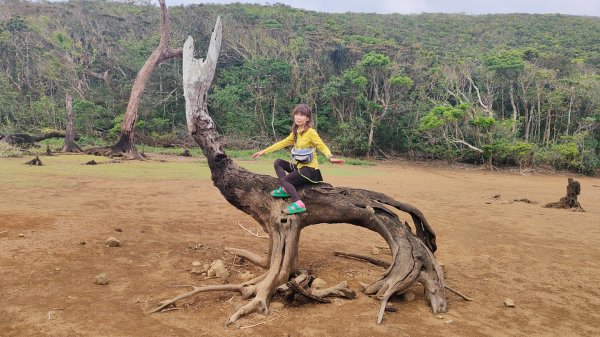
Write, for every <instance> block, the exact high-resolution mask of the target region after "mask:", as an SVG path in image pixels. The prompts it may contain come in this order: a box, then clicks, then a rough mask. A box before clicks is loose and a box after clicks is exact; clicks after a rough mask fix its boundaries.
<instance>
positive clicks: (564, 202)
mask: <svg viewBox="0 0 600 337" xmlns="http://www.w3.org/2000/svg"><path fill="white" fill-rule="evenodd" d="M568 181H569V183H568V184H567V195H566V196H564V197H562V198H560V200H559V201H558V202H550V203H547V204H546V205H544V207H545V208H567V209H569V208H571V209H574V210H577V211H580V212H585V211H584V210H583V208H582V207H581V205H580V204H579V201H577V196H578V195H579V194H580V193H581V185H580V184H579V182H578V181H577V180H573V178H569V180H568Z"/></svg>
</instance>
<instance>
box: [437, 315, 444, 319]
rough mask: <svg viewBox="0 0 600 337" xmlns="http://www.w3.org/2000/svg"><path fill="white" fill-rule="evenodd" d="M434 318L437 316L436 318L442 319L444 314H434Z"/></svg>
mask: <svg viewBox="0 0 600 337" xmlns="http://www.w3.org/2000/svg"><path fill="white" fill-rule="evenodd" d="M435 318H437V319H444V315H435Z"/></svg>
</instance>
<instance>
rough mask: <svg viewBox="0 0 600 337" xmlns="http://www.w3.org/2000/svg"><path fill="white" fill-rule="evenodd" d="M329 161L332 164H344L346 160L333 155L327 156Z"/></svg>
mask: <svg viewBox="0 0 600 337" xmlns="http://www.w3.org/2000/svg"><path fill="white" fill-rule="evenodd" d="M329 162H330V163H332V164H344V163H346V161H345V160H344V159H336V158H333V157H329Z"/></svg>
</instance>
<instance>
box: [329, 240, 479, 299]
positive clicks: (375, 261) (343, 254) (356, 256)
mask: <svg viewBox="0 0 600 337" xmlns="http://www.w3.org/2000/svg"><path fill="white" fill-rule="evenodd" d="M333 255H335V256H341V257H347V258H354V259H357V260H364V261H367V262H369V263H372V264H374V265H376V266H381V267H389V266H390V263H389V262H387V261H384V260H380V259H376V258H374V257H370V256H367V255H361V254H356V253H347V252H339V251H334V252H333ZM361 285H362V286H363V287H364V288H365V289H366V288H367V287H369V286H370V285H369V284H366V283H361ZM444 288H445V289H446V290H448V291H450V292H451V293H454V294H455V295H458V296H459V297H461V298H462V299H464V300H465V301H469V302H470V301H474V300H475V299H474V298H472V297H469V296H467V295H465V294H463V293H461V292H460V291H458V290H456V289H454V288H451V287H449V286H448V285H444Z"/></svg>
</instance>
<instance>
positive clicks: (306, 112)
mask: <svg viewBox="0 0 600 337" xmlns="http://www.w3.org/2000/svg"><path fill="white" fill-rule="evenodd" d="M297 114H301V115H302V116H306V117H308V120H307V121H306V125H305V126H304V130H303V131H302V132H304V131H306V130H308V129H310V128H312V110H311V109H310V107H309V106H308V105H306V104H298V105H296V107H294V110H292V133H293V134H294V143H295V142H296V139H297V138H298V126H297V125H296V122H294V116H296V115H297Z"/></svg>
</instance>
